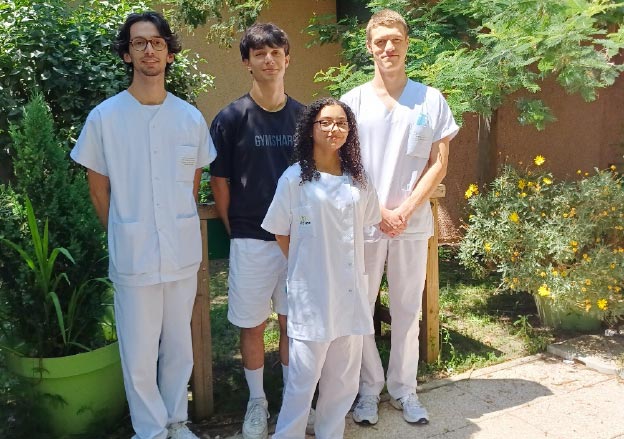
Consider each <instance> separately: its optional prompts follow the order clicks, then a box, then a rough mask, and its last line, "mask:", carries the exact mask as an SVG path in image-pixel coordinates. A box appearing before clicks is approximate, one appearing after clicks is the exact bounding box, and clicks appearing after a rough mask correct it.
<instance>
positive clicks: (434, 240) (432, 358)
mask: <svg viewBox="0 0 624 439" xmlns="http://www.w3.org/2000/svg"><path fill="white" fill-rule="evenodd" d="M445 195H446V187H445V186H444V185H443V184H440V185H438V188H437V189H436V191H435V192H434V193H433V195H432V196H431V210H432V212H433V227H434V233H433V236H432V237H431V238H429V243H428V250H427V279H426V281H425V290H424V291H423V303H422V321H421V322H420V336H419V347H420V359H421V360H423V361H425V362H426V363H434V362H436V361H437V360H438V356H439V355H440V315H439V314H440V303H439V294H440V275H439V269H438V236H439V226H438V199H439V198H444V196H445ZM381 322H385V323H389V324H390V323H391V318H390V312H389V310H388V308H387V307H385V306H383V305H381V303H380V302H379V297H377V303H376V304H375V319H374V324H375V332H376V333H377V334H379V333H380V328H381Z"/></svg>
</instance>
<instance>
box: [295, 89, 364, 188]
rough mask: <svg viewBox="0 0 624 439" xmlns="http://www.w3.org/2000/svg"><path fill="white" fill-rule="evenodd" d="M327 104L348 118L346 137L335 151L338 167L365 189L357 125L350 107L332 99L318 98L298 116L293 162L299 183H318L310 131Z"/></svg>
mask: <svg viewBox="0 0 624 439" xmlns="http://www.w3.org/2000/svg"><path fill="white" fill-rule="evenodd" d="M328 105H339V106H340V107H342V109H343V110H344V112H345V114H346V115H347V122H348V123H349V134H347V140H346V141H345V143H344V145H342V147H341V148H340V149H339V150H338V155H339V156H340V168H341V170H342V172H345V173H347V174H349V175H351V177H352V178H353V180H354V181H355V182H356V183H357V184H358V185H359V186H360V187H362V188H365V187H366V174H365V173H364V167H363V166H362V156H361V154H360V140H359V139H358V133H357V122H356V121H355V115H354V114H353V111H351V108H349V106H348V105H347V104H345V103H344V102H340V101H339V100H337V99H334V98H321V99H317V100H316V101H314V102H312V103H311V104H310V105H308V106H307V107H306V108H305V110H304V111H303V112H302V113H301V115H300V116H299V120H298V121H297V129H296V131H295V139H294V142H295V152H294V155H293V161H294V162H295V163H299V165H300V166H301V184H304V183H305V182H306V181H312V180H318V179H319V178H320V177H321V174H320V173H319V171H318V170H317V169H316V163H315V162H314V142H313V139H312V130H313V129H314V120H315V119H316V116H317V115H318V114H319V112H320V111H321V110H322V109H323V108H325V107H326V106H328Z"/></svg>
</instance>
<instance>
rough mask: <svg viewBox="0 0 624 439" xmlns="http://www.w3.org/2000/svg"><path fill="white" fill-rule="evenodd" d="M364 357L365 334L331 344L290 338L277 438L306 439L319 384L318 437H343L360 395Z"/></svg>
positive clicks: (316, 422)
mask: <svg viewBox="0 0 624 439" xmlns="http://www.w3.org/2000/svg"><path fill="white" fill-rule="evenodd" d="M360 358H362V336H361V335H348V336H345V337H339V338H337V339H335V340H332V341H331V342H314V341H304V340H297V339H290V351H289V371H288V382H287V383H286V390H285V392H284V398H283V401H282V408H281V410H280V413H279V416H278V418H277V426H276V428H275V434H274V435H273V439H302V438H303V437H305V429H306V424H307V421H308V414H309V413H310V407H311V405H312V398H313V397H314V391H315V390H316V384H317V383H318V384H319V397H318V401H317V402H316V421H315V423H314V431H315V434H316V438H317V439H339V438H342V437H343V436H344V429H345V416H346V415H347V413H349V409H350V408H351V404H352V403H353V400H354V399H355V397H356V396H357V392H358V376H359V374H360ZM319 378H320V379H319Z"/></svg>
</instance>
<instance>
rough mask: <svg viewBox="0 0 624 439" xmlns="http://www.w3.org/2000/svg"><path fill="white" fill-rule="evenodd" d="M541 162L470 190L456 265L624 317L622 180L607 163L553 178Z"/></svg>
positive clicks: (573, 305) (560, 301)
mask: <svg viewBox="0 0 624 439" xmlns="http://www.w3.org/2000/svg"><path fill="white" fill-rule="evenodd" d="M544 162H545V159H544V157H542V156H537V157H536V158H535V159H534V163H535V165H536V166H531V167H530V168H528V169H525V170H522V171H521V170H517V169H515V168H514V167H512V166H505V167H504V168H503V169H502V172H501V173H500V175H499V176H498V177H497V178H496V179H495V180H494V181H493V182H492V183H491V184H490V185H489V188H488V191H487V192H486V193H484V194H480V193H479V188H478V187H477V186H476V185H474V184H473V185H470V186H469V187H468V190H467V191H466V194H465V196H466V198H467V199H468V206H469V210H470V215H469V217H468V225H467V228H466V234H465V237H464V239H463V240H462V243H461V246H460V256H459V257H460V261H461V263H462V264H463V265H464V266H466V267H467V268H469V269H471V270H472V271H473V272H474V273H476V274H478V275H486V274H488V273H489V272H491V271H493V270H496V271H498V272H499V273H501V275H502V279H503V283H504V285H505V286H506V287H508V288H509V289H511V290H515V291H529V292H531V293H533V294H537V295H539V296H540V297H541V298H543V299H544V300H549V301H551V302H552V304H553V305H554V306H556V307H558V308H560V309H566V310H573V309H577V310H583V311H585V312H586V313H589V314H591V315H593V316H595V317H598V318H601V319H605V320H607V319H614V318H620V317H624V295H623V290H624V184H623V183H624V182H623V181H622V177H621V176H618V175H617V174H616V173H615V171H616V169H615V167H612V168H611V169H609V170H606V171H599V170H596V172H595V173H594V174H593V175H589V174H588V173H585V174H584V176H582V178H581V179H580V180H579V181H575V182H568V181H560V182H555V181H554V180H555V179H554V178H553V176H552V174H551V173H549V172H548V171H547V170H545V169H544V168H543V167H542V165H543V163H544ZM578 173H579V174H580V173H581V171H578Z"/></svg>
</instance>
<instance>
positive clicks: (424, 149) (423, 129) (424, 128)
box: [407, 113, 433, 158]
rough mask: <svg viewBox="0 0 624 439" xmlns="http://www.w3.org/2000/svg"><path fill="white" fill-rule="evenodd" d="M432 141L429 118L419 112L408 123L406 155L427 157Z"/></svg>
mask: <svg viewBox="0 0 624 439" xmlns="http://www.w3.org/2000/svg"><path fill="white" fill-rule="evenodd" d="M432 143H433V129H432V128H431V125H430V122H429V118H428V117H427V115H426V114H424V113H421V114H420V115H418V116H417V117H416V119H415V120H413V121H412V122H411V124H410V131H409V136H408V138H407V155H409V156H412V157H420V158H428V157H429V153H430V152H431V144H432Z"/></svg>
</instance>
